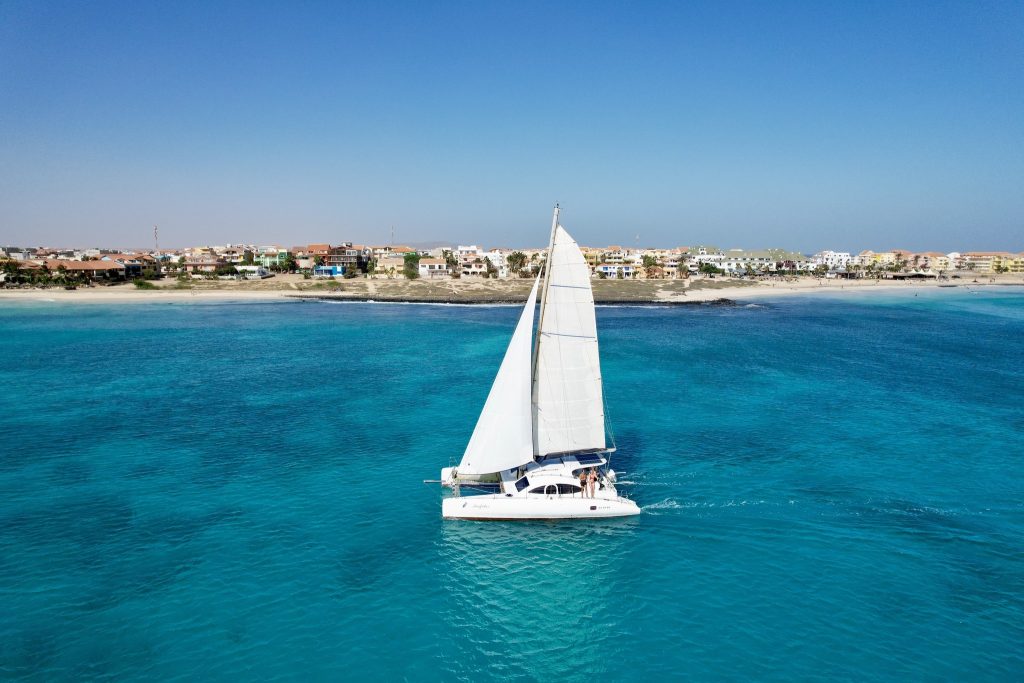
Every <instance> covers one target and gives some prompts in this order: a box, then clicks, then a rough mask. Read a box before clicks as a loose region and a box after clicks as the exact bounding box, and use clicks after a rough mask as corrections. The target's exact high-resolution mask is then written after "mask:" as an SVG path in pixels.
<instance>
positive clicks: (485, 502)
mask: <svg viewBox="0 0 1024 683" xmlns="http://www.w3.org/2000/svg"><path fill="white" fill-rule="evenodd" d="M639 514H640V508H639V507H638V506H637V504H636V503H634V502H633V501H631V500H629V499H627V498H611V499H602V498H568V497H551V498H548V497H540V496H538V497H536V498H535V497H532V496H531V497H528V498H523V497H518V496H514V497H508V496H505V495H503V494H494V495H477V496H456V497H453V498H445V499H444V500H443V501H441V516H442V517H444V519H475V520H487V521H499V520H524V519H594V518H601V517H630V516H633V515H639Z"/></svg>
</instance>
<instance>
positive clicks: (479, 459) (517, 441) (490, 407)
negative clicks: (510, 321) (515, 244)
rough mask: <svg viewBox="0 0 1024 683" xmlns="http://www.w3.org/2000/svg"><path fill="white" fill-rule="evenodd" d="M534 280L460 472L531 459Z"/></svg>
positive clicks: (482, 471)
mask: <svg viewBox="0 0 1024 683" xmlns="http://www.w3.org/2000/svg"><path fill="white" fill-rule="evenodd" d="M537 282H539V280H538V281H535V282H534V283H533V290H532V291H531V292H530V298H529V299H527V301H526V306H525V307H524V308H523V312H522V314H521V315H520V316H519V323H518V324H517V325H516V331H515V332H514V333H513V334H512V341H511V343H509V345H508V350H506V351H505V358H504V359H503V360H502V361H501V367H500V368H499V369H498V374H497V376H496V377H495V378H494V384H492V385H491V391H490V393H489V394H487V402H486V403H484V409H483V412H481V413H480V418H479V419H478V420H477V422H476V428H475V429H474V430H473V436H471V437H470V439H469V444H468V445H467V446H466V452H465V453H464V454H463V456H462V462H461V463H459V467H458V471H459V474H460V475H476V474H490V473H492V472H500V471H501V470H506V469H510V468H513V467H518V466H519V465H522V464H524V463H527V462H529V461H530V460H532V459H533V439H532V436H531V435H532V434H533V420H532V416H531V410H530V351H531V346H532V345H533V311H534V309H535V308H536V305H537Z"/></svg>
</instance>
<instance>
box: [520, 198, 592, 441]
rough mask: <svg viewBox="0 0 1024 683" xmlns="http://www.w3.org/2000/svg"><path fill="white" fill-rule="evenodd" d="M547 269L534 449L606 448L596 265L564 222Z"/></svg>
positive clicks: (554, 240) (556, 233) (557, 229)
mask: <svg viewBox="0 0 1024 683" xmlns="http://www.w3.org/2000/svg"><path fill="white" fill-rule="evenodd" d="M556 217H557V214H556ZM547 268H548V273H549V275H548V281H547V283H546V287H545V293H544V305H543V306H542V308H541V320H540V325H539V328H538V330H537V334H538V340H537V358H536V367H535V374H534V381H535V384H536V386H535V387H534V392H535V393H534V401H535V405H534V408H535V423H534V429H533V432H534V452H535V454H536V455H547V454H550V453H564V452H570V451H581V450H590V449H603V448H604V447H605V435H604V399H603V396H602V392H601V363H600V359H599V357H598V352H597V321H596V320H595V317H594V293H593V291H592V290H591V288H590V267H589V266H588V265H587V262H586V260H584V258H583V254H582V253H581V252H580V248H579V247H578V246H577V245H576V242H575V240H573V238H572V237H571V236H570V235H569V233H567V232H566V231H565V228H563V227H562V226H561V225H557V226H556V227H555V230H554V235H553V237H552V241H551V250H550V253H549V254H548V265H547Z"/></svg>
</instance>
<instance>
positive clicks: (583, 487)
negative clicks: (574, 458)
mask: <svg viewBox="0 0 1024 683" xmlns="http://www.w3.org/2000/svg"><path fill="white" fill-rule="evenodd" d="M580 496H581V497H583V498H586V497H587V471H586V470H580Z"/></svg>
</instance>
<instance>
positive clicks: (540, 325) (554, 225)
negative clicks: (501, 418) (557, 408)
mask: <svg viewBox="0 0 1024 683" xmlns="http://www.w3.org/2000/svg"><path fill="white" fill-rule="evenodd" d="M560 212H561V208H559V206H558V203H557V202H556V203H555V213H554V215H553V216H552V217H551V239H550V240H548V255H547V260H546V261H545V263H544V287H543V288H542V289H541V292H540V316H539V317H538V318H537V338H536V339H535V340H534V343H533V367H532V368H531V370H530V377H531V380H532V382H533V387H532V393H531V397H530V411H531V412H532V413H533V454H534V457H536V456H537V454H538V451H539V449H538V444H537V355H538V354H539V352H540V331H541V330H542V329H544V308H545V306H546V305H547V301H548V283H549V282H550V281H551V257H552V256H553V253H552V252H554V250H555V230H557V229H558V214H559V213H560Z"/></svg>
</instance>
